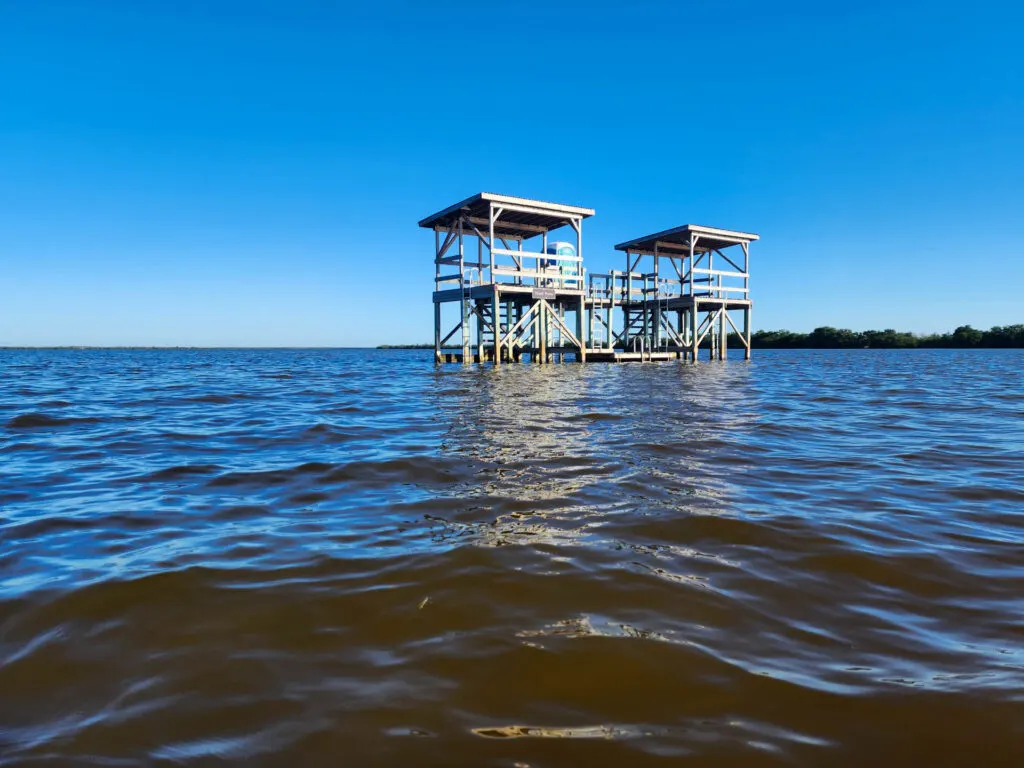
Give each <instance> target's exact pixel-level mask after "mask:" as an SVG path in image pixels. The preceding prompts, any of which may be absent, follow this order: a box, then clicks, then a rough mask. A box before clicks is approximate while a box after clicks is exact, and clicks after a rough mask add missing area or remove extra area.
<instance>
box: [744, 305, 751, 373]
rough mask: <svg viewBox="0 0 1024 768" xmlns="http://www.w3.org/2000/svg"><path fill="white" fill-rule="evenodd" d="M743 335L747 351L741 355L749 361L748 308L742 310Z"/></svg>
mask: <svg viewBox="0 0 1024 768" xmlns="http://www.w3.org/2000/svg"><path fill="white" fill-rule="evenodd" d="M743 335H744V336H745V337H746V339H747V349H746V351H745V352H744V354H743V359H744V360H749V359H750V306H749V305H748V306H747V308H746V309H744V310H743Z"/></svg>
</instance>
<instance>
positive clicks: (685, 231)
mask: <svg viewBox="0 0 1024 768" xmlns="http://www.w3.org/2000/svg"><path fill="white" fill-rule="evenodd" d="M691 234H695V235H698V239H697V245H696V246H695V247H694V249H693V250H694V252H696V253H706V252H707V251H713V250H716V249H722V248H728V247H729V246H730V245H738V244H740V243H750V242H753V241H754V240H757V239H758V236H757V235H755V234H753V233H751V232H738V231H736V230H734V229H719V228H717V227H702V226H700V225H699V224H684V225H683V226H681V227H676V228H675V229H666V230H665V231H664V232H655V233H654V234H653V235H646V236H644V237H638V238H636V239H634V240H627V241H626V242H624V243H619V244H618V245H616V246H615V250H617V251H633V252H635V253H654V246H655V245H657V246H658V252H659V253H662V254H664V255H665V256H668V255H670V254H671V253H672V252H673V251H676V252H679V251H687V252H688V251H689V249H690V235H691Z"/></svg>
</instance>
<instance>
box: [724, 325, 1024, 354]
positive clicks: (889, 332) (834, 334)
mask: <svg viewBox="0 0 1024 768" xmlns="http://www.w3.org/2000/svg"><path fill="white" fill-rule="evenodd" d="M734 343H735V344H738V343H739V339H736V340H735V342H734ZM751 346H752V347H754V348H755V349H905V348H908V347H932V348H936V347H942V348H949V349H970V348H974V347H978V348H989V349H1009V348H1018V349H1019V348H1024V325H1006V326H1001V325H997V326H995V327H994V328H990V329H989V330H987V331H979V330H977V329H975V328H972V327H971V326H969V325H961V326H960V327H959V328H957V329H956V330H955V331H953V332H952V333H936V334H931V335H924V336H919V335H916V334H913V333H906V332H903V331H894V330H893V329H891V328H887V329H886V330H884V331H851V330H849V329H847V328H832V327H830V326H827V325H825V326H822V327H821V328H815V329H814V330H813V331H811V332H810V333H794V332H792V331H757V332H756V333H754V334H753V336H752V337H751Z"/></svg>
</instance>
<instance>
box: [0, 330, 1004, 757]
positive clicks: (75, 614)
mask: <svg viewBox="0 0 1024 768" xmlns="http://www.w3.org/2000/svg"><path fill="white" fill-rule="evenodd" d="M1022 369H1024V354H1022V353H1020V352H1016V351H1005V352H1002V351H991V352H984V351H965V352H958V351H943V350H934V351H930V350H910V351H893V352H886V351H871V350H864V351H837V352H813V351H798V352H781V351H780V352H765V353H759V354H757V355H756V357H755V359H754V360H753V361H752V362H750V363H744V362H743V361H741V360H732V361H729V362H728V363H724V364H723V363H707V362H702V363H700V364H698V365H696V366H694V365H689V364H685V363H667V364H646V365H622V366H609V365H600V364H594V365H589V366H585V367H584V366H576V365H561V366H549V367H543V368H542V367H539V366H530V365H506V366H502V367H501V368H500V369H493V368H491V367H466V368H462V367H459V366H447V367H443V368H435V367H434V366H433V364H432V363H431V360H430V353H429V352H422V351H393V352H383V351H381V352H378V351H356V350H338V351H321V350H280V351H277V350H258V351H246V350H222V351H166V350H165V351H161V350H155V351H74V350H69V351H3V352H0V765H19V764H22V763H25V764H35V762H36V761H39V762H40V763H43V764H57V765H64V764H96V765H112V766H120V765H126V766H127V765H161V764H181V765H192V764H203V765H205V764H208V763H210V762H211V761H217V760H228V761H234V762H237V763H241V764H247V765H284V766H307V765H378V764H387V765H411V764H415V765H422V764H426V765H435V764H436V765H496V766H509V767H511V766H516V765H520V766H533V767H536V766H550V765H620V766H633V765H644V764H647V763H659V764H660V763H663V762H669V763H671V762H674V761H675V760H676V759H678V757H680V756H694V757H699V758H701V759H702V762H706V763H711V764H722V765H729V764H735V765H756V764H808V763H813V764H820V765H836V764H849V765H861V764H863V763H864V762H865V761H867V760H872V761H873V762H875V763H878V762H879V761H880V760H881V761H882V762H885V761H892V762H899V761H901V760H902V761H904V762H906V761H910V762H909V763H908V764H920V765H924V764H933V763H950V762H953V763H962V764H971V765H993V764H1018V765H1019V764H1024V645H1022V641H1024V514H1022V512H1024V481H1022V472H1024V374H1022Z"/></svg>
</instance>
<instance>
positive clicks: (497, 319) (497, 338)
mask: <svg viewBox="0 0 1024 768" xmlns="http://www.w3.org/2000/svg"><path fill="white" fill-rule="evenodd" d="M491 312H492V313H493V314H494V317H493V318H492V319H493V321H494V365H495V367H497V366H499V365H501V299H500V296H499V295H498V288H497V286H495V288H494V294H493V295H492V297H491ZM480 343H481V344H483V342H482V341H481V342H480Z"/></svg>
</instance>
